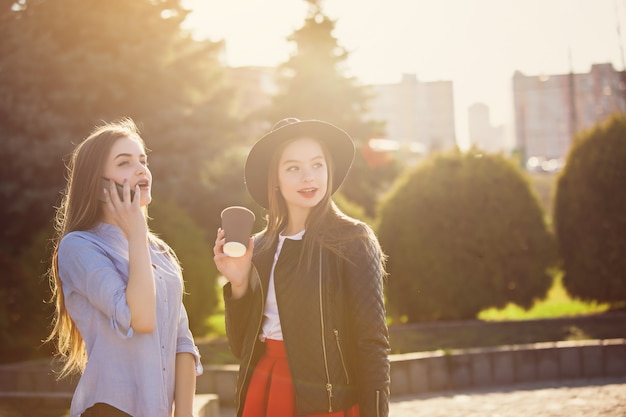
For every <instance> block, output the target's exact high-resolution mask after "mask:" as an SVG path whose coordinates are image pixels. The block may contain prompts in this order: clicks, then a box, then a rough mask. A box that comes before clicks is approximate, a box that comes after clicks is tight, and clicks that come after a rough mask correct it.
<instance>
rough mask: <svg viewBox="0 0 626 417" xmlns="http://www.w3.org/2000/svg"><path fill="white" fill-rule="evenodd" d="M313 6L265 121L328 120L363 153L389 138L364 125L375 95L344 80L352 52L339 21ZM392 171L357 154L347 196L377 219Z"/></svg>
mask: <svg viewBox="0 0 626 417" xmlns="http://www.w3.org/2000/svg"><path fill="white" fill-rule="evenodd" d="M308 3H309V4H310V8H309V14H308V16H307V17H306V18H305V20H304V24H303V26H302V27H301V28H299V29H297V30H296V31H295V32H294V33H293V34H292V35H291V36H290V37H289V38H288V40H289V41H290V42H293V43H294V44H295V52H294V54H293V55H292V56H291V57H290V58H289V60H288V61H287V62H285V63H283V64H282V65H281V66H280V67H279V68H278V85H279V93H278V94H277V95H276V96H275V97H274V98H273V102H272V105H271V107H270V108H269V109H267V111H266V112H265V113H264V117H265V118H266V119H267V120H268V121H269V123H270V125H271V124H273V123H274V122H276V121H278V120H280V119H283V118H285V117H297V118H299V119H319V120H324V121H327V122H330V123H333V124H335V125H337V126H339V127H341V128H342V129H344V130H346V131H347V132H348V133H349V134H350V136H352V138H353V139H354V140H355V142H356V145H357V147H358V148H361V147H363V146H365V145H366V144H367V141H368V140H369V139H370V138H373V137H380V136H382V135H383V134H384V126H383V124H382V123H381V122H377V121H371V120H370V121H366V120H365V116H366V114H367V111H368V109H369V101H370V100H371V98H372V93H371V91H370V90H369V89H368V88H367V87H366V86H363V85H360V84H359V83H358V81H357V79H356V78H354V77H349V76H346V75H345V73H346V64H345V62H346V59H347V58H348V52H347V51H346V50H345V49H344V48H342V47H340V46H339V45H338V42H337V39H336V38H335V37H334V36H333V34H332V32H333V30H334V28H335V21H333V20H331V19H330V18H329V17H328V16H326V15H325V14H324V13H323V11H322V10H321V6H320V4H319V2H318V1H308ZM390 167H392V166H389V165H388V166H383V167H377V168H371V167H369V166H368V165H367V164H366V163H365V161H364V160H363V156H362V154H361V153H360V152H357V155H356V162H355V164H354V167H353V169H352V171H351V172H350V174H349V175H348V178H347V179H346V183H345V184H344V186H342V189H341V191H342V193H343V194H344V195H345V196H346V198H348V199H349V200H351V201H353V202H356V203H358V204H359V205H361V206H363V207H364V208H365V210H366V213H367V214H368V215H369V216H372V217H373V215H374V211H375V206H376V201H377V197H378V193H379V192H380V190H382V189H384V188H385V187H386V186H387V185H388V184H389V183H390V181H391V179H393V177H394V175H395V171H394V170H390V169H389V168H390Z"/></svg>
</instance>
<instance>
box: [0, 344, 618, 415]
mask: <svg viewBox="0 0 626 417" xmlns="http://www.w3.org/2000/svg"><path fill="white" fill-rule="evenodd" d="M390 362H391V381H392V382H391V396H392V398H394V397H401V396H406V395H415V394H423V393H429V392H437V391H446V390H457V389H466V388H479V387H490V386H497V387H501V386H506V385H510V384H517V383H526V382H535V381H559V380H567V379H569V380H571V379H576V378H596V377H622V376H626V338H622V339H604V340H581V341H565V342H548V343H534V344H524V345H510V346H498V347H487V348H476V349H463V350H450V351H434V352H416V353H406V354H398V355H390ZM238 368H239V366H238V365H220V366H218V365H205V367H204V374H203V375H201V376H199V377H198V380H197V389H196V392H197V395H196V402H195V412H194V416H195V417H219V415H220V405H224V406H227V407H232V405H233V404H234V396H235V387H236V383H237V371H238ZM76 382H77V379H76V378H74V379H73V380H71V379H70V380H64V381H56V379H55V375H54V374H53V372H52V371H51V368H50V362H49V360H41V361H29V362H23V363H18V364H9V365H2V366H0V399H2V398H4V399H5V400H9V399H13V400H16V401H17V400H20V399H21V401H23V400H24V399H25V398H28V399H29V402H30V401H32V402H33V404H35V405H36V404H40V403H39V402H41V406H44V404H49V402H50V401H54V402H58V401H66V402H67V404H68V405H69V401H70V399H71V393H72V392H73V390H74V387H75V384H76ZM46 401H47V402H46Z"/></svg>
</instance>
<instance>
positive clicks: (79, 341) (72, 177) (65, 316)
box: [45, 118, 172, 378]
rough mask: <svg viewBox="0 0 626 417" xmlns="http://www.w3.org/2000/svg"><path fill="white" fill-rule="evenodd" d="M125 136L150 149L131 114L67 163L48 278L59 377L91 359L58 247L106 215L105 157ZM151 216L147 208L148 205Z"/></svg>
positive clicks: (90, 139) (100, 129)
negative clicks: (72, 309)
mask: <svg viewBox="0 0 626 417" xmlns="http://www.w3.org/2000/svg"><path fill="white" fill-rule="evenodd" d="M121 138H131V139H133V140H136V141H137V142H138V143H140V144H141V146H142V147H143V148H144V149H146V146H145V143H144V141H143V139H142V138H141V136H140V135H139V130H138V129H137V126H136V125H135V123H134V122H133V120H132V119H130V118H124V119H121V120H120V121H117V122H112V123H105V124H102V125H100V126H97V127H96V128H95V129H94V130H93V131H92V132H91V133H90V134H89V136H87V138H86V139H85V140H83V141H82V142H81V143H80V144H78V145H77V146H76V148H75V149H74V151H73V153H72V155H71V158H70V161H69V163H68V164H67V173H66V177H67V185H66V188H65V192H64V194H63V198H62V200H61V204H60V206H59V207H58V208H57V210H56V214H55V218H54V226H55V236H54V237H53V239H52V262H51V266H50V268H49V270H48V280H49V283H50V288H51V290H52V298H51V301H52V302H54V304H55V317H54V321H53V328H52V331H51V333H50V335H49V336H48V338H47V339H46V340H45V342H50V341H54V342H55V347H56V350H57V355H58V356H59V357H60V359H61V360H62V363H63V365H62V368H61V370H60V373H59V378H62V377H64V376H67V375H70V374H73V373H82V371H83V370H84V369H85V365H86V363H87V352H86V349H85V343H84V341H83V338H82V336H81V334H80V332H79V331H78V328H77V327H76V324H75V323H74V321H73V320H72V318H71V317H70V315H69V313H68V312H67V309H66V307H65V299H64V295H63V287H62V285H61V279H60V277H59V266H58V249H59V243H60V242H61V239H62V238H63V237H64V236H65V235H67V234H68V233H70V232H73V231H76V230H88V229H91V228H92V227H94V226H95V225H96V224H97V223H98V222H99V221H100V220H101V219H102V216H103V211H102V210H103V208H102V203H101V202H100V201H99V196H100V193H101V192H102V186H101V181H102V173H103V172H104V165H105V160H106V158H107V157H108V155H109V153H110V151H111V148H112V146H113V144H114V143H115V142H116V141H117V140H118V139H121ZM146 216H147V209H146ZM149 239H150V241H151V242H153V243H155V244H157V245H158V246H160V247H162V248H164V249H166V251H167V252H168V253H172V252H171V250H169V247H168V246H167V245H165V243H164V242H163V241H161V239H159V238H157V237H156V236H155V235H154V234H153V233H149Z"/></svg>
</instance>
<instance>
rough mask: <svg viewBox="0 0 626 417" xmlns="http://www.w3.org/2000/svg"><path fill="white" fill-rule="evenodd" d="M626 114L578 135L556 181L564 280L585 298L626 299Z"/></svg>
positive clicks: (614, 301)
mask: <svg viewBox="0 0 626 417" xmlns="http://www.w3.org/2000/svg"><path fill="white" fill-rule="evenodd" d="M625 190H626V115H615V116H613V117H612V118H610V119H609V120H607V121H606V122H605V123H602V124H599V125H597V126H596V127H595V128H592V129H590V130H588V131H586V132H583V133H582V134H580V135H579V136H577V137H576V139H575V141H574V144H573V146H572V148H571V149H570V152H569V154H568V156H567V159H566V164H565V167H564V169H563V171H562V172H561V173H560V175H559V177H558V180H557V188H556V195H555V203H554V226H555V233H556V237H557V240H558V246H559V252H560V255H561V258H562V261H563V270H564V276H563V285H564V286H565V288H566V289H567V291H568V292H569V294H570V295H572V296H573V297H578V298H580V299H582V300H586V301H598V302H607V303H612V304H616V305H619V303H623V302H624V301H626V192H625Z"/></svg>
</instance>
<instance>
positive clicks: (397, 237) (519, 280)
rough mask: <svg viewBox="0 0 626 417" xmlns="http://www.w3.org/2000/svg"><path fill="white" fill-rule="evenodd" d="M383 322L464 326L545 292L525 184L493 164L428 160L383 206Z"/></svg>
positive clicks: (499, 160)
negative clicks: (386, 317) (386, 318)
mask: <svg viewBox="0 0 626 417" xmlns="http://www.w3.org/2000/svg"><path fill="white" fill-rule="evenodd" d="M377 231H378V233H379V236H380V240H381V244H382V246H383V249H384V251H385V252H386V253H387V254H388V255H389V262H388V269H389V272H390V277H389V281H388V294H387V295H388V304H389V308H390V314H391V315H392V316H396V318H398V317H400V318H402V319H403V320H408V321H409V322H418V321H431V320H449V319H472V318H476V316H477V314H478V313H479V312H480V311H481V310H483V309H484V308H488V307H503V306H504V305H506V304H507V303H508V302H513V303H516V304H519V305H521V306H523V307H525V308H528V307H530V306H531V305H532V303H533V301H534V299H536V298H539V297H541V296H544V295H545V294H546V292H547V290H548V289H549V288H550V285H551V279H550V276H549V274H548V273H547V270H548V268H549V267H550V266H552V265H553V264H554V262H555V257H556V250H555V245H554V239H553V237H552V235H551V233H550V232H549V230H548V228H547V226H546V223H545V220H544V217H543V212H542V209H541V206H540V203H539V201H538V199H537V197H536V195H535V194H534V193H533V192H532V190H531V186H530V185H529V181H528V179H527V178H526V177H525V176H524V174H523V173H522V172H521V171H520V169H519V168H517V167H516V165H514V164H513V163H512V162H510V161H508V160H507V159H505V158H504V157H502V156H500V155H488V154H481V153H479V152H478V151H475V150H473V151H471V152H468V153H461V152H458V151H455V152H450V153H446V154H439V155H435V156H431V157H430V158H429V159H427V160H425V161H423V162H422V163H421V164H420V165H418V166H417V167H416V168H415V169H413V170H411V171H409V172H408V173H407V174H405V175H404V176H403V177H401V178H400V179H399V181H398V182H397V183H396V184H395V186H394V188H393V189H392V191H391V192H390V193H389V194H388V195H387V197H386V198H385V199H384V200H383V201H382V202H381V208H380V219H379V224H378V226H377Z"/></svg>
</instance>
